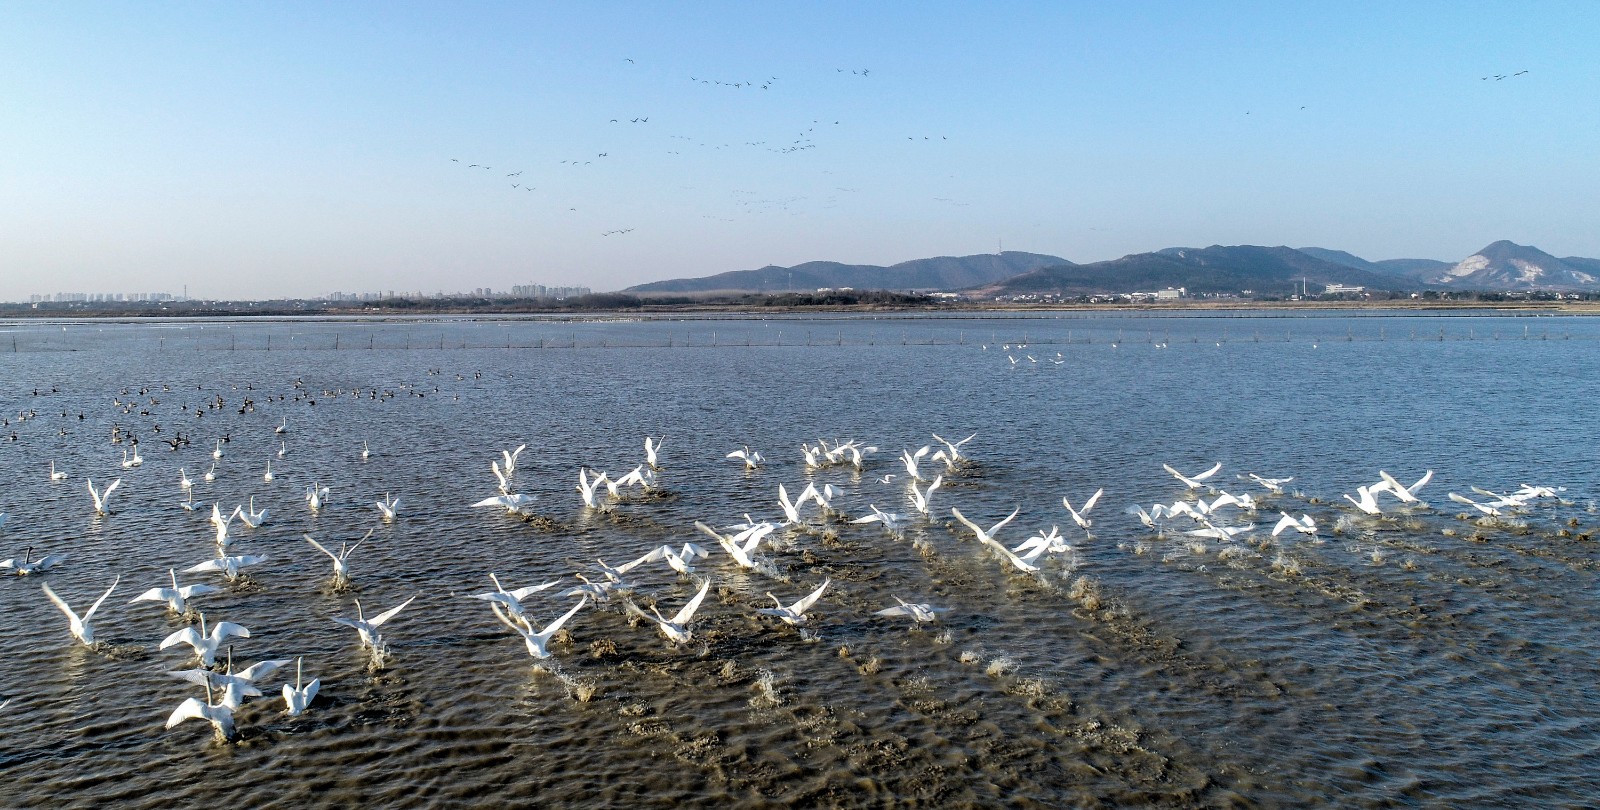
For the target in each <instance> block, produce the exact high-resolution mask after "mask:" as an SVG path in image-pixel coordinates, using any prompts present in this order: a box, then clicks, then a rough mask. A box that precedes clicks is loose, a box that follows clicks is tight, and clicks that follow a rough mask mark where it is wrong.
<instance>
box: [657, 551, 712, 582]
mask: <svg viewBox="0 0 1600 810" xmlns="http://www.w3.org/2000/svg"><path fill="white" fill-rule="evenodd" d="M709 556H711V553H710V552H708V551H706V550H705V549H703V548H701V547H700V546H697V545H695V544H694V543H684V544H683V550H681V551H674V550H673V549H672V546H662V547H661V558H662V559H664V560H666V561H667V565H668V566H670V567H671V568H672V570H674V571H677V572H678V573H680V574H683V575H684V576H692V575H693V574H694V561H695V560H697V559H700V558H703V557H709Z"/></svg>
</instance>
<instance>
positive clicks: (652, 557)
mask: <svg viewBox="0 0 1600 810" xmlns="http://www.w3.org/2000/svg"><path fill="white" fill-rule="evenodd" d="M659 559H661V548H660V547H657V548H653V549H651V550H650V552H649V553H648V554H645V555H644V556H643V557H640V558H639V559H637V560H634V561H632V562H625V563H623V564H621V565H619V566H617V567H615V568H613V567H611V566H609V565H606V561H605V560H596V561H595V562H596V563H598V564H599V566H600V573H602V574H605V575H606V579H609V580H611V581H612V582H614V583H616V584H617V585H619V586H621V585H623V584H624V580H623V578H622V577H623V575H624V574H626V573H628V572H629V571H632V570H633V569H635V568H638V567H639V566H641V565H644V564H645V563H649V562H655V561H656V560H659Z"/></svg>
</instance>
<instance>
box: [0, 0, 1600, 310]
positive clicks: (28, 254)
mask: <svg viewBox="0 0 1600 810" xmlns="http://www.w3.org/2000/svg"><path fill="white" fill-rule="evenodd" d="M863 5H864V4H859V3H843V2H840V3H785V4H776V3H772V4H763V3H695V4H667V3H660V4H644V3H584V4H570V3H563V4H554V3H550V4H543V3H539V4H534V3H448V4H446V3H432V4H422V3H413V4H400V3H305V4H296V3H193V4H191V3H165V4H159V5H156V4H138V3H59V4H47V3H15V4H9V5H7V6H6V7H5V9H4V18H3V19H4V23H3V24H0V99H3V102H0V104H3V107H0V109H3V110H4V115H0V245H3V248H0V299H9V300H25V299H26V297H27V296H28V295H29V294H32V293H53V292H57V291H83V292H100V291H105V292H134V291H170V292H178V291H180V290H181V289H182V287H183V286H184V285H188V289H189V291H190V293H191V294H192V295H195V296H211V297H238V298H264V297H273V296H284V295H289V296H306V295H318V294H322V293H326V292H329V291H333V290H343V291H363V290H378V289H383V290H391V289H392V290H425V291H435V290H460V289H470V288H473V287H481V286H489V287H494V288H507V287H510V286H511V285H513V284H519V283H528V282H534V283H543V284H551V285H558V284H559V285H565V284H581V285H586V286H590V287H593V288H595V289H597V290H608V289H618V288H621V287H624V286H627V285H630V284H635V283H640V282H644V281H651V280H656V279H661V278H669V277H678V276H698V275H708V274H711V273H717V272H722V271H726V270H742V269H750V268H754V267H759V266H762V265H765V264H769V263H770V264H782V265H789V264H795V263H799V262H803V261H808V260H813V259H830V260H838V261H845V262H856V263H874V264H890V263H894V262H898V261H904V260H907V259H913V258H921V257H925V256H935V255H958V254H969V253H979V252H985V251H992V250H994V249H995V248H996V246H997V245H998V244H1001V243H1002V242H1003V244H1004V247H1005V248H1006V249H1007V250H1026V251H1033V252H1039V253H1051V254H1055V255H1059V256H1063V257H1065V258H1068V259H1071V260H1073V261H1079V262H1087V261H1097V260H1101V259H1108V258H1115V257H1117V256H1121V255H1124V254H1127V253H1135V252H1142V251H1146V250H1155V249H1159V248H1162V247H1169V246H1177V245H1209V244H1269V245H1277V244H1287V245H1291V246H1306V245H1316V246H1322V247H1333V248H1340V249H1345V250H1350V251H1352V252H1354V253H1356V254H1358V255H1361V256H1364V257H1367V258H1371V259H1382V258H1399V257H1425V258H1437V259H1447V260H1457V259H1460V258H1463V257H1465V256H1467V255H1469V254H1470V253H1472V252H1473V251H1475V250H1477V249H1478V248H1480V247H1483V246H1484V245H1486V244H1487V243H1489V242H1491V241H1494V240H1497V239H1511V240H1513V241H1516V242H1520V243H1524V244H1534V245H1537V246H1539V247H1541V248H1544V249H1545V250H1547V251H1550V252H1551V253H1554V254H1556V255H1558V256H1569V255H1579V256H1600V101H1597V100H1600V59H1597V58H1595V56H1594V48H1595V43H1596V42H1600V4H1597V3H1593V2H1574V3H1460V2H1456V3H1422V2H1414V3H1398V4H1397V3H1337V4H1335V3H1328V4H1301V3H1242V2H1216V3H1192V4H1191V3H1183V4H1176V3H1174V4H1168V3H1118V4H1105V3H1070V2H1040V3H1021V2H1012V3H981V4H980V3H939V2H933V3H922V4H915V5H913V4H893V5H889V4H883V5H878V6H876V7H872V8H863V7H862V6H863ZM629 60H631V61H629ZM862 71H865V75H862ZM1519 71H1527V73H1525V74H1523V75H1518V76H1512V75H1511V74H1514V73H1517V72H1519ZM1494 75H1506V76H1508V77H1509V78H1506V79H1503V80H1498V81H1496V80H1494V79H1490V80H1487V81H1485V80H1484V79H1482V77H1483V76H1494ZM691 77H693V79H694V80H691ZM719 81H720V82H723V83H724V84H722V85H718V84H716V82H719ZM736 83H737V84H743V85H745V86H742V87H733V86H731V85H733V84H736ZM763 84H765V85H767V86H766V87H765V88H762V87H761V85H763ZM635 118H639V119H641V121H640V122H638V123H635V122H634V121H633V119H635ZM646 118H647V119H648V121H644V120H642V119H646ZM612 119H617V121H616V123H612ZM794 147H800V148H798V149H795V148H794ZM785 150H789V151H785ZM602 154H603V155H604V157H602V156H601V155H602ZM452 159H454V160H452ZM457 161H459V162H457ZM563 161H565V162H563ZM470 164H480V166H484V165H486V166H490V167H492V168H491V169H482V168H468V166H469V165H470ZM519 171H520V172H521V174H520V175H516V176H511V177H508V176H507V175H509V174H511V173H513V172H519ZM513 184H515V185H516V187H515V188H513ZM529 185H531V186H532V190H529V188H528V187H529ZM614 231H623V232H621V233H611V232H614Z"/></svg>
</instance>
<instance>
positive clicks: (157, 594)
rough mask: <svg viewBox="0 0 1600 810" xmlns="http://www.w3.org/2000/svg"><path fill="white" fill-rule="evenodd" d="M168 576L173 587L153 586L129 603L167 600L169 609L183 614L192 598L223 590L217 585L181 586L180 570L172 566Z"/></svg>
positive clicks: (168, 570)
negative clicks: (179, 580) (179, 582)
mask: <svg viewBox="0 0 1600 810" xmlns="http://www.w3.org/2000/svg"><path fill="white" fill-rule="evenodd" d="M167 576H168V577H171V579H172V587H170V588H151V589H150V590H148V591H145V592H144V593H141V594H139V595H138V596H135V597H134V598H133V599H132V600H131V601H129V602H128V604H130V605H131V604H133V603H134V602H165V603H166V605H167V610H170V611H172V612H173V613H177V614H179V615H182V614H183V613H185V612H186V611H187V610H188V609H189V600H190V599H193V598H195V597H196V596H205V595H206V594H208V593H216V592H218V591H220V590H222V589H221V588H218V587H217V586H215V585H182V586H180V585H179V584H178V572H177V571H174V570H173V569H171V568H168V569H167Z"/></svg>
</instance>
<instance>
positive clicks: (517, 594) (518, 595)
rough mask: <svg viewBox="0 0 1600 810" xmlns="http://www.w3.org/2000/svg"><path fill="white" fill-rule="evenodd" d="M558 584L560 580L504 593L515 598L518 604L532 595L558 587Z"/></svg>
mask: <svg viewBox="0 0 1600 810" xmlns="http://www.w3.org/2000/svg"><path fill="white" fill-rule="evenodd" d="M560 584H561V580H559V579H552V580H550V581H549V582H546V583H544V584H542V585H529V586H528V587H526V588H518V589H516V590H514V591H506V593H509V594H511V596H512V597H513V598H515V599H516V600H517V601H519V602H520V601H522V600H523V599H527V598H528V597H530V596H532V595H534V594H536V593H538V592H540V591H544V590H549V589H551V588H554V587H555V586H557V585H560Z"/></svg>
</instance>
